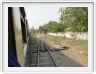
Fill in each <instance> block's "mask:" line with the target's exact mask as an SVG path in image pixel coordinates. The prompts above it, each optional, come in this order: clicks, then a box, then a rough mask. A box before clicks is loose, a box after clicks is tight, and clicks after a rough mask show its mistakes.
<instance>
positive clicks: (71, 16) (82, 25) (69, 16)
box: [38, 7, 88, 33]
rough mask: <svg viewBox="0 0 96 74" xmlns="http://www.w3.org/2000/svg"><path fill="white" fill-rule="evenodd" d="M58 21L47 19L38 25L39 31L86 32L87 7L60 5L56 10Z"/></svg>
mask: <svg viewBox="0 0 96 74" xmlns="http://www.w3.org/2000/svg"><path fill="white" fill-rule="evenodd" d="M58 14H60V16H59V22H57V21H49V22H48V23H46V24H44V25H43V26H40V27H39V29H38V31H39V32H44V33H47V32H67V31H69V32H70V31H71V32H87V31H88V8H87V7H66V8H64V7H61V8H60V9H59V11H58Z"/></svg>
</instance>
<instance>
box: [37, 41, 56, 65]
mask: <svg viewBox="0 0 96 74" xmlns="http://www.w3.org/2000/svg"><path fill="white" fill-rule="evenodd" d="M37 59H38V60H37V61H38V63H37V67H57V65H56V63H55V61H54V59H53V57H52V55H51V53H50V51H49V49H48V48H47V47H46V45H45V43H44V42H42V41H39V42H38V54H37Z"/></svg>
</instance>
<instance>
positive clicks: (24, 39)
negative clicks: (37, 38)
mask: <svg viewBox="0 0 96 74" xmlns="http://www.w3.org/2000/svg"><path fill="white" fill-rule="evenodd" d="M21 29H22V37H23V42H24V43H27V32H26V25H25V23H24V22H23V21H22V19H21Z"/></svg>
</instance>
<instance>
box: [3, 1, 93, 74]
mask: <svg viewBox="0 0 96 74" xmlns="http://www.w3.org/2000/svg"><path fill="white" fill-rule="evenodd" d="M30 3H32V4H33V3H38V4H39V3H40V4H41V3H42V4H43V3H48V4H50V3H53V4H54V3H57V4H65V3H66V5H68V4H69V5H68V6H69V7H76V6H78V7H83V6H84V5H85V6H84V7H86V6H87V7H88V67H8V7H14V6H15V7H16V6H17V7H20V6H24V5H25V4H30ZM6 4H8V5H6ZM12 4H14V5H12ZM72 4H73V6H72ZM80 5H81V6H80ZM25 6H26V5H25ZM2 29H3V30H2V39H3V41H2V43H3V44H2V48H3V49H2V50H3V51H2V54H3V57H2V69H3V72H28V73H30V72H34V73H42V72H43V73H44V72H47V73H64V72H65V73H70V72H71V73H72V72H93V71H94V70H93V69H94V59H93V58H94V56H93V55H94V53H93V52H94V2H2Z"/></svg>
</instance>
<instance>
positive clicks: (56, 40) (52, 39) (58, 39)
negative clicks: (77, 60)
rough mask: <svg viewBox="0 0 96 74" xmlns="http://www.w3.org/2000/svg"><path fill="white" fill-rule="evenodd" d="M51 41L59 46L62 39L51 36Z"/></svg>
mask: <svg viewBox="0 0 96 74" xmlns="http://www.w3.org/2000/svg"><path fill="white" fill-rule="evenodd" d="M50 39H51V41H52V42H53V43H55V44H59V43H60V42H61V40H62V39H61V37H58V36H51V37H50Z"/></svg>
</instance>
